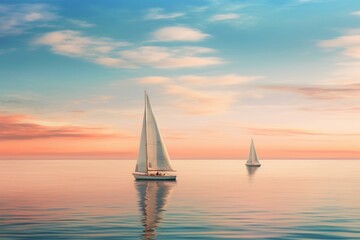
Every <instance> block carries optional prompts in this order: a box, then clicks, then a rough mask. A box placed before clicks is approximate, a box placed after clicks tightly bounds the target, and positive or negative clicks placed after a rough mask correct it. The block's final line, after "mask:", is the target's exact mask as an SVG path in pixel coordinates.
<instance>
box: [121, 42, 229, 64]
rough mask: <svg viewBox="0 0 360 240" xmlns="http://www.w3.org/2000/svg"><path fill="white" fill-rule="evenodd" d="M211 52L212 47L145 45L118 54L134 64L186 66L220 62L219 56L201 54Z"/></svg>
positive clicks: (221, 61)
mask: <svg viewBox="0 0 360 240" xmlns="http://www.w3.org/2000/svg"><path fill="white" fill-rule="evenodd" d="M213 52H214V50H213V49H211V48H203V47H155V46H145V47H139V48H134V49H131V50H126V51H122V52H120V55H121V57H122V59H125V60H126V61H129V62H131V63H133V64H134V65H147V66H152V67H155V68H186V67H204V66H211V65H217V64H222V63H223V60H222V59H221V58H218V57H208V56H203V55H204V54H209V53H213Z"/></svg>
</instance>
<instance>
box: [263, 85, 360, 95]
mask: <svg viewBox="0 0 360 240" xmlns="http://www.w3.org/2000/svg"><path fill="white" fill-rule="evenodd" d="M262 88H264V89H267V90H272V91H280V92H290V93H297V94H301V95H304V96H307V97H309V98H314V99H338V98H358V96H359V94H360V84H359V83H353V84H343V85H340V84H338V85H332V86H329V85H327V86H291V85H281V86H280V85H278V86H263V87H262Z"/></svg>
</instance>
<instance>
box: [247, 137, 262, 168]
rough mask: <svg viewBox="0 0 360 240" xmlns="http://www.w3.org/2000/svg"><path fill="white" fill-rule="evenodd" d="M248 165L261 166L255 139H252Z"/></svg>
mask: <svg viewBox="0 0 360 240" xmlns="http://www.w3.org/2000/svg"><path fill="white" fill-rule="evenodd" d="M246 165H249V166H260V162H259V159H258V157H257V154H256V150H255V145H254V141H253V140H252V139H251V146H250V153H249V157H248V160H247V163H246Z"/></svg>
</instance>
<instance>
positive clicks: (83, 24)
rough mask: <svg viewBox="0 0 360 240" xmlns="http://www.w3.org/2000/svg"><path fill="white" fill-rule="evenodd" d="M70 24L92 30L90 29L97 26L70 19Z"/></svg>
mask: <svg viewBox="0 0 360 240" xmlns="http://www.w3.org/2000/svg"><path fill="white" fill-rule="evenodd" d="M67 21H68V22H69V23H72V24H74V25H76V26H78V27H82V28H90V27H95V26H96V25H95V24H92V23H88V22H86V21H81V20H76V19H68V20H67Z"/></svg>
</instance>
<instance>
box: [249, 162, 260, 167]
mask: <svg viewBox="0 0 360 240" xmlns="http://www.w3.org/2000/svg"><path fill="white" fill-rule="evenodd" d="M245 165H246V166H248V167H260V166H261V164H256V165H253V164H247V163H246V164H245Z"/></svg>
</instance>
